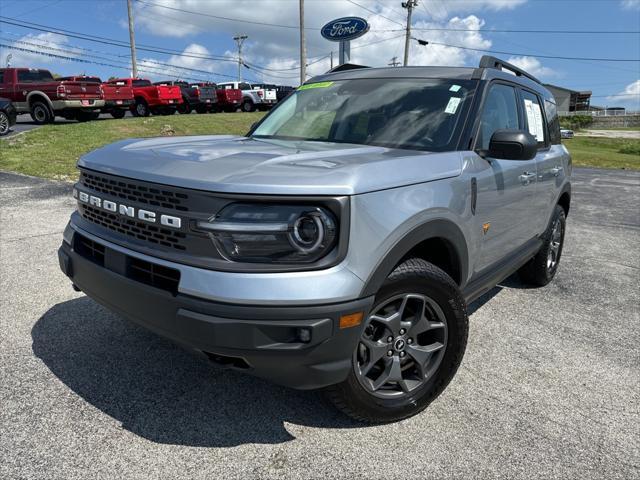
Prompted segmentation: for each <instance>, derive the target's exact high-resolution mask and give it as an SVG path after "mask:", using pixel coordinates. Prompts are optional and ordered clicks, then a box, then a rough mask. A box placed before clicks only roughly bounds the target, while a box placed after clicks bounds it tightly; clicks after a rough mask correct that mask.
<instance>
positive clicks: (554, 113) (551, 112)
mask: <svg viewBox="0 0 640 480" xmlns="http://www.w3.org/2000/svg"><path fill="white" fill-rule="evenodd" d="M544 111H545V113H546V114H547V124H548V130H549V141H550V142H551V144H552V145H560V143H561V141H560V118H559V117H558V108H557V107H556V104H555V103H553V102H550V101H549V100H545V101H544Z"/></svg>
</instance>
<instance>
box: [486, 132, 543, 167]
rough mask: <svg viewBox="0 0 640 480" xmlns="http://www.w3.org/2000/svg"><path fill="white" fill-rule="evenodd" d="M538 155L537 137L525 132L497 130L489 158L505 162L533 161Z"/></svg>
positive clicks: (488, 154) (492, 138)
mask: <svg viewBox="0 0 640 480" xmlns="http://www.w3.org/2000/svg"><path fill="white" fill-rule="evenodd" d="M537 153H538V142H537V140H536V137H534V136H533V135H531V134H530V133H529V132H525V131H524V130H496V131H495V132H494V133H493V135H491V141H490V142H489V151H488V152H487V156H488V157H491V158H500V159H504V160H531V159H532V158H534V157H535V156H536V154H537Z"/></svg>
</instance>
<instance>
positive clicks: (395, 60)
mask: <svg viewBox="0 0 640 480" xmlns="http://www.w3.org/2000/svg"><path fill="white" fill-rule="evenodd" d="M387 65H389V66H390V67H399V66H400V62H399V61H398V57H393V58H392V59H391V61H390V62H389V63H387Z"/></svg>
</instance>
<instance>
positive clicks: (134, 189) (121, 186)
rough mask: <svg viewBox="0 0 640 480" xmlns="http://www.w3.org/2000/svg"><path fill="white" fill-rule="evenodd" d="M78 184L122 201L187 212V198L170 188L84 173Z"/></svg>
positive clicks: (81, 174) (81, 173)
mask: <svg viewBox="0 0 640 480" xmlns="http://www.w3.org/2000/svg"><path fill="white" fill-rule="evenodd" d="M80 183H81V184H82V185H84V186H85V187H86V188H89V189H91V190H95V191H97V192H100V193H104V194H106V195H110V196H112V197H117V198H121V199H123V200H130V201H132V202H139V203H142V204H145V205H152V206H154V207H162V208H167V209H170V210H179V211H181V212H188V211H189V208H188V207H187V203H188V200H189V196H188V195H186V194H185V193H182V192H177V191H175V190H173V189H171V188H170V187H165V186H162V188H154V187H149V186H145V185H143V184H142V183H141V182H136V181H135V180H131V179H116V178H108V177H106V176H103V175H99V174H95V173H88V172H86V171H82V172H80ZM158 187H159V186H158Z"/></svg>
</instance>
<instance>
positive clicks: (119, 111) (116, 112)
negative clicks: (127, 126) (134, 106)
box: [109, 108, 127, 118]
mask: <svg viewBox="0 0 640 480" xmlns="http://www.w3.org/2000/svg"><path fill="white" fill-rule="evenodd" d="M109 113H111V116H112V117H113V118H124V116H125V115H126V113H127V112H125V111H124V110H123V109H121V108H118V109H116V110H111V112H109Z"/></svg>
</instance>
